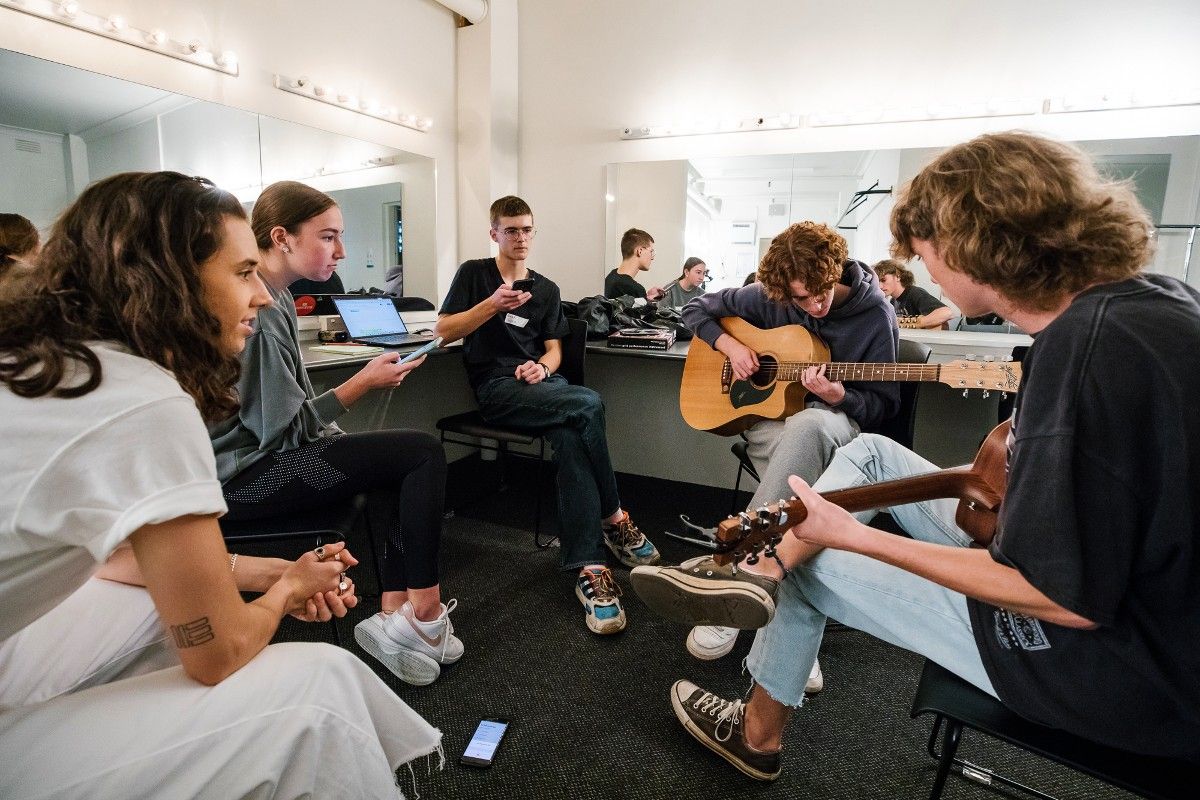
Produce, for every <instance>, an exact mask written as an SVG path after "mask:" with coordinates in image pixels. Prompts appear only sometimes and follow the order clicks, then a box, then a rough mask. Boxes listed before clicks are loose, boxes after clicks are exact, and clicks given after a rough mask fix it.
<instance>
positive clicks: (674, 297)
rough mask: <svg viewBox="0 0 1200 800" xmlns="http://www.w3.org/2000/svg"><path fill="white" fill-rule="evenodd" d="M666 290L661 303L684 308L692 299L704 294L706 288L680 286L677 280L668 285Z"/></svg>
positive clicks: (659, 302)
mask: <svg viewBox="0 0 1200 800" xmlns="http://www.w3.org/2000/svg"><path fill="white" fill-rule="evenodd" d="M666 292H667V293H666V295H665V296H664V297H663V299H662V300H659V301H658V304H659V305H668V306H670V307H671V308H683V307H684V306H686V305H687V304H688V303H689V302H690V301H692V300H695V299H696V298H697V297H699V296H700V295H702V294H704V289H703V288H701V287H699V286H697V287H696V288H695V289H691V290H687V289H684V288H683V287H682V286H680V285H679V281H677V280H676V281H672V282H671V283H670V284H668V285H667V287H666Z"/></svg>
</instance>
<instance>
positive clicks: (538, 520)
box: [533, 437, 558, 548]
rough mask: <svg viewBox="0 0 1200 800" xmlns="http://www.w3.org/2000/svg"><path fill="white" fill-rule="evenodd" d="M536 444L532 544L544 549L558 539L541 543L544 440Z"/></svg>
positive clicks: (544, 462)
mask: <svg viewBox="0 0 1200 800" xmlns="http://www.w3.org/2000/svg"><path fill="white" fill-rule="evenodd" d="M538 442H539V443H540V444H539V450H538V468H537V485H536V486H535V487H534V489H533V491H534V492H535V493H536V494H537V499H536V500H535V501H534V507H535V508H536V511H535V513H536V515H537V516H536V517H535V518H534V520H533V543H534V544H535V545H537V547H539V548H546V547H549V546H550V545H552V544H554V540H555V539H557V538H558V537H557V536H551V537H550V538H549V539H547V540H546V541H544V542H543V541H542V484H543V481H544V473H543V470H544V469H545V468H546V438H545V437H542V438H541V439H539V440H538Z"/></svg>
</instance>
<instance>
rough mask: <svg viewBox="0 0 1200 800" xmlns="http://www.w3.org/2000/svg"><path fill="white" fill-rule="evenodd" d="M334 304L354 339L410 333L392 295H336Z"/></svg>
mask: <svg viewBox="0 0 1200 800" xmlns="http://www.w3.org/2000/svg"><path fill="white" fill-rule="evenodd" d="M333 304H334V305H335V306H337V310H338V314H340V315H341V317H342V324H344V325H345V326H346V331H347V332H348V333H349V334H350V337H351V338H352V339H358V338H363V337H367V336H388V335H391V334H397V333H408V328H406V327H404V320H402V319H400V314H399V313H398V312H397V311H396V306H395V304H393V303H392V299H391V298H390V297H335V298H333Z"/></svg>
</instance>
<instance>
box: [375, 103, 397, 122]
mask: <svg viewBox="0 0 1200 800" xmlns="http://www.w3.org/2000/svg"><path fill="white" fill-rule="evenodd" d="M379 113H380V114H381V115H383V116H385V117H388V118H389V119H390V118H391V117H394V116H396V108H395V106H388V107H387V108H381V109H380V110H379Z"/></svg>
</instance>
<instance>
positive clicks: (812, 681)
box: [804, 660, 825, 696]
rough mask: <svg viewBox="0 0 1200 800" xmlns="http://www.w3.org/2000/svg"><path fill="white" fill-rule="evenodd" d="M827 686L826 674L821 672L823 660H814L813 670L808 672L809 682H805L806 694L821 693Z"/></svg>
mask: <svg viewBox="0 0 1200 800" xmlns="http://www.w3.org/2000/svg"><path fill="white" fill-rule="evenodd" d="M824 688H825V674H824V673H823V672H821V662H820V661H819V660H818V661H813V668H812V671H811V672H809V673H808V683H806V684H804V693H805V694H806V695H810V696H811V695H814V694H820V693H821V690H822V689H824Z"/></svg>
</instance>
